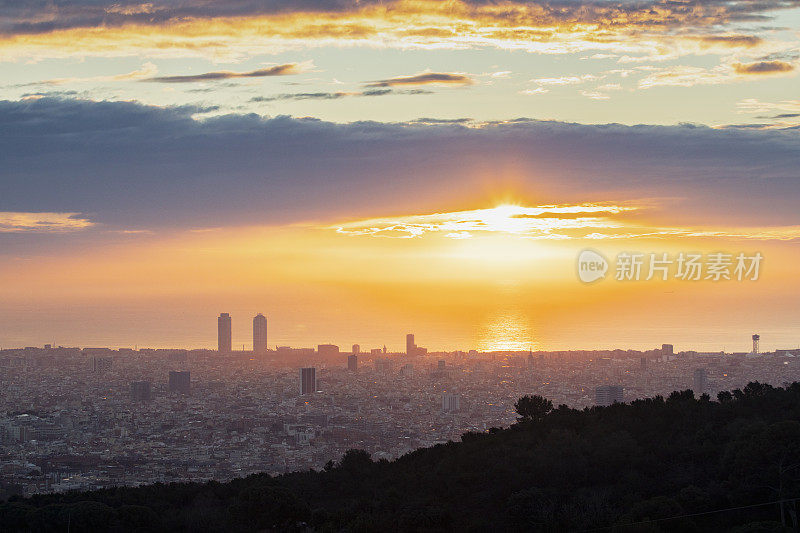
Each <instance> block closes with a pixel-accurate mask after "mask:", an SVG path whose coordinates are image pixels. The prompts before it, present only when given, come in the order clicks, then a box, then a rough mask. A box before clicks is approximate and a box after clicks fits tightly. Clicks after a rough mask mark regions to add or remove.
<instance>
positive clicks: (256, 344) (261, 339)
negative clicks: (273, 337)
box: [253, 313, 267, 355]
mask: <svg viewBox="0 0 800 533" xmlns="http://www.w3.org/2000/svg"><path fill="white" fill-rule="evenodd" d="M253 354H254V355H267V317H265V316H264V315H262V314H261V313H258V314H257V315H256V316H255V317H254V318H253Z"/></svg>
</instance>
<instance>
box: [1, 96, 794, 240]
mask: <svg viewBox="0 0 800 533" xmlns="http://www.w3.org/2000/svg"><path fill="white" fill-rule="evenodd" d="M202 111H203V109H202V108H196V107H180V108H160V107H149V106H143V105H139V104H135V103H129V102H113V103H112V102H91V101H82V100H70V99H66V100H65V99H57V98H41V99H38V100H30V101H13V102H12V101H0V168H2V174H0V211H20V212H32V211H36V212H45V211H46V212H69V213H81V214H83V215H85V216H87V217H88V218H89V219H91V220H92V221H94V222H96V223H97V224H98V226H97V227H96V229H95V230H91V231H99V230H103V229H110V230H139V229H150V230H155V231H159V230H165V229H168V228H186V227H203V226H220V225H237V224H261V223H282V222H295V221H302V220H310V219H313V220H336V219H341V218H350V217H361V216H377V215H381V214H386V213H409V212H417V213H424V212H435V211H438V210H440V209H441V208H442V206H443V205H445V206H446V205H452V202H454V201H455V202H458V201H460V200H462V199H464V198H465V196H464V195H467V196H468V197H469V199H470V200H474V198H475V197H476V196H478V195H480V194H481V191H490V190H498V188H500V189H502V188H503V187H504V186H506V185H507V184H508V183H509V182H508V179H509V178H508V176H509V174H508V172H506V171H503V172H498V169H513V172H512V173H511V174H513V176H514V180H513V184H514V188H515V189H516V190H518V191H520V192H523V193H524V192H529V193H531V194H532V195H534V196H535V197H536V198H537V201H539V202H542V201H544V202H562V201H563V202H571V201H579V202H580V201H619V200H625V199H636V198H669V199H670V200H669V209H670V210H673V209H674V210H676V211H677V212H679V213H681V215H680V216H681V218H682V220H681V221H682V222H684V219H685V223H686V224H690V223H700V222H703V221H711V222H720V221H728V222H731V220H732V217H733V219H735V223H736V224H737V225H744V224H748V223H758V224H781V225H787V224H798V223H800V215H798V211H797V207H796V199H797V198H798V197H800V137H798V136H797V134H796V132H786V131H749V130H747V131H746V130H741V129H729V130H719V129H713V128H708V127H702V126H646V125H640V126H624V125H619V124H607V125H582V124H569V123H562V122H553V121H537V120H531V119H524V118H521V119H516V120H514V121H510V122H497V123H488V124H483V125H480V124H476V123H471V124H467V125H464V124H461V123H458V122H456V123H439V124H435V123H432V122H433V121H431V120H430V119H426V122H425V123H413V122H408V123H400V124H386V123H375V122H355V123H351V124H335V123H330V122H324V121H320V120H315V119H294V118H290V117H282V116H279V117H274V118H263V117H260V116H257V115H254V114H249V115H226V116H219V117H215V118H209V119H205V120H203V121H197V120H194V119H193V118H192V116H193V115H194V114H196V113H198V112H202ZM0 238H2V239H4V241H3V242H4V245H6V244H7V243H8V242H10V241H9V239H19V237H14V236H10V237H5V236H0ZM70 238H72V237H70ZM76 238H77V237H76ZM115 238H118V237H115ZM60 242H61V241H60Z"/></svg>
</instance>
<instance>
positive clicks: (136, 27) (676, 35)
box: [0, 0, 797, 60]
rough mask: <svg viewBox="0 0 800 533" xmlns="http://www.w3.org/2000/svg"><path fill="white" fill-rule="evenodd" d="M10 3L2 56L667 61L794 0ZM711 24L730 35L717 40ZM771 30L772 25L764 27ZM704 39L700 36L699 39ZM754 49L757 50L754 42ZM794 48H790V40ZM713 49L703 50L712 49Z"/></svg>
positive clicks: (750, 40) (749, 41)
mask: <svg viewBox="0 0 800 533" xmlns="http://www.w3.org/2000/svg"><path fill="white" fill-rule="evenodd" d="M7 4H9V5H8V6H4V8H3V9H4V13H3V15H4V17H3V21H2V22H1V23H0V59H2V58H7V59H21V58H28V59H29V58H31V57H36V58H43V57H69V56H73V55H77V56H87V55H94V56H108V55H111V56H127V55H131V54H134V53H146V54H148V55H151V56H156V55H158V56H169V57H175V56H180V57H183V56H203V57H207V58H213V59H216V60H219V59H222V58H224V59H227V60H235V59H242V58H244V57H249V56H253V55H256V54H260V53H263V51H264V50H265V49H268V50H270V51H272V52H275V51H280V50H290V49H296V48H297V47H298V46H326V45H330V44H341V45H362V46H374V47H381V48H384V47H395V48H400V49H407V48H423V49H442V48H447V49H463V48H482V47H486V46H494V47H498V48H503V49H509V50H527V51H531V52H537V53H548V54H561V53H574V52H579V51H595V52H598V53H601V54H607V55H608V54H613V53H616V54H627V55H631V54H639V55H645V56H664V55H674V54H676V53H684V54H685V53H694V52H704V51H705V50H706V49H707V48H709V47H720V46H721V47H724V48H730V47H732V46H743V47H747V48H753V47H756V46H762V45H763V44H764V43H756V40H757V39H759V38H761V37H759V36H740V35H738V34H736V33H735V30H736V28H737V27H738V26H741V25H742V23H746V22H754V23H763V22H765V21H768V20H770V19H771V18H772V17H774V16H775V14H776V11H778V10H782V9H790V8H793V7H796V5H797V3H796V1H795V0H763V1H759V2H754V1H751V0H731V1H726V0H702V1H694V2H665V1H663V0H644V1H642V2H607V1H603V0H585V1H580V0H556V1H553V2H551V1H544V0H506V1H504V2H494V1H487V0H453V1H449V2H446V3H443V2H441V1H440V0H389V1H386V0H297V1H290V0H269V1H256V0H229V1H226V2H208V1H206V0H184V1H181V2H173V1H171V0H155V1H152V2H147V3H139V2H122V3H120V2H118V1H116V0H70V1H66V2H58V3H52V2H51V3H46V4H43V3H42V2H41V1H40V0H17V1H15V2H13V3H9V2H7ZM709 28H714V29H715V30H716V31H721V32H725V33H721V34H720V35H719V36H713V35H711V36H709V35H707V34H708V31H709ZM764 33H766V30H765V32H764ZM698 38H699V39H698ZM754 43H755V44H754ZM790 44H791V43H790ZM704 53H705V52H704Z"/></svg>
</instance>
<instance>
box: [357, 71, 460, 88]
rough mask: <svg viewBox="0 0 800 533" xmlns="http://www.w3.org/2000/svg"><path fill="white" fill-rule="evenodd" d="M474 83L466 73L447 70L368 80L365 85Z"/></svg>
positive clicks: (394, 85)
mask: <svg viewBox="0 0 800 533" xmlns="http://www.w3.org/2000/svg"><path fill="white" fill-rule="evenodd" d="M474 83H475V80H473V79H472V78H471V77H469V76H467V75H466V74H459V73H448V72H421V73H419V74H414V75H412V76H396V77H394V78H389V79H385V80H378V81H374V82H370V83H368V84H367V87H396V86H406V85H472V84H474Z"/></svg>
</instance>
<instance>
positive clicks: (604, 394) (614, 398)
mask: <svg viewBox="0 0 800 533" xmlns="http://www.w3.org/2000/svg"><path fill="white" fill-rule="evenodd" d="M624 392H625V390H624V389H623V388H622V387H621V386H619V385H601V386H599V387H597V388H596V389H594V398H595V403H596V404H597V405H612V404H615V403H622V402H623V401H624V399H623V397H624Z"/></svg>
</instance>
